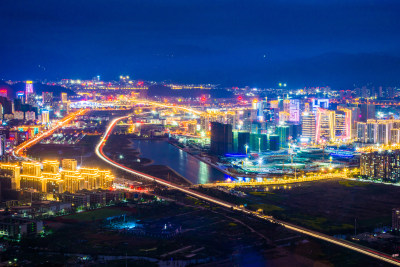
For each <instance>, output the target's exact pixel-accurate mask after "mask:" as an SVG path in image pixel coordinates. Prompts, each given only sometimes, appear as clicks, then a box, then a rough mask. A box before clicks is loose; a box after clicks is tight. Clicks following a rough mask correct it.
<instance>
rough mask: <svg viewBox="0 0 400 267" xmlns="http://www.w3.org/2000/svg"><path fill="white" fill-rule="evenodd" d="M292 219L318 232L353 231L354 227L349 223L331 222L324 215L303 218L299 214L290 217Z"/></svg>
mask: <svg viewBox="0 0 400 267" xmlns="http://www.w3.org/2000/svg"><path fill="white" fill-rule="evenodd" d="M292 221H293V222H295V223H298V224H300V225H302V226H305V227H308V228H312V229H315V230H318V231H320V232H347V231H353V229H354V226H353V225H351V224H345V223H343V224H337V225H335V224H332V223H331V222H329V221H328V219H327V218H325V217H315V218H304V217H303V216H301V215H300V216H298V217H294V218H292Z"/></svg>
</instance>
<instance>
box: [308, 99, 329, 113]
mask: <svg viewBox="0 0 400 267" xmlns="http://www.w3.org/2000/svg"><path fill="white" fill-rule="evenodd" d="M319 108H322V109H328V108H329V99H313V100H312V112H313V113H314V114H317V110H318V109H319Z"/></svg>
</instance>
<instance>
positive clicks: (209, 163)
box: [167, 140, 238, 179]
mask: <svg viewBox="0 0 400 267" xmlns="http://www.w3.org/2000/svg"><path fill="white" fill-rule="evenodd" d="M167 142H168V143H169V144H171V145H173V146H175V147H176V148H178V149H180V150H182V151H184V152H186V153H188V154H189V155H191V156H193V157H194V158H196V159H197V160H199V161H201V162H204V163H205V164H208V165H209V166H211V167H212V168H214V169H216V170H218V171H220V172H222V173H223V174H226V175H229V176H231V177H233V178H235V179H237V178H238V176H237V174H233V173H231V172H229V171H227V170H224V169H221V168H220V167H219V166H218V165H217V164H215V163H212V162H209V161H206V160H205V159H204V158H202V157H200V156H198V155H195V154H193V153H191V152H190V151H187V150H185V149H183V148H182V147H180V146H178V145H176V144H175V143H173V142H171V141H170V140H168V141H167Z"/></svg>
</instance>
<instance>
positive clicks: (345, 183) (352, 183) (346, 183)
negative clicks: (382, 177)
mask: <svg viewBox="0 0 400 267" xmlns="http://www.w3.org/2000/svg"><path fill="white" fill-rule="evenodd" d="M339 184H340V185H343V186H346V187H353V186H367V185H368V183H366V182H360V181H352V180H341V181H339Z"/></svg>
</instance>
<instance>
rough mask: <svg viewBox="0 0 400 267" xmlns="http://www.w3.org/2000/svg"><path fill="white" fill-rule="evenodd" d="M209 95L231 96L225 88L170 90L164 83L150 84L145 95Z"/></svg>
mask: <svg viewBox="0 0 400 267" xmlns="http://www.w3.org/2000/svg"><path fill="white" fill-rule="evenodd" d="M208 94H209V95H210V96H211V98H229V97H233V94H232V92H229V91H227V90H225V89H204V90H202V89H182V90H172V89H171V88H170V87H168V86H164V85H152V86H150V87H149V90H148V92H147V95H149V96H176V97H185V98H186V97H201V96H203V95H208Z"/></svg>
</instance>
